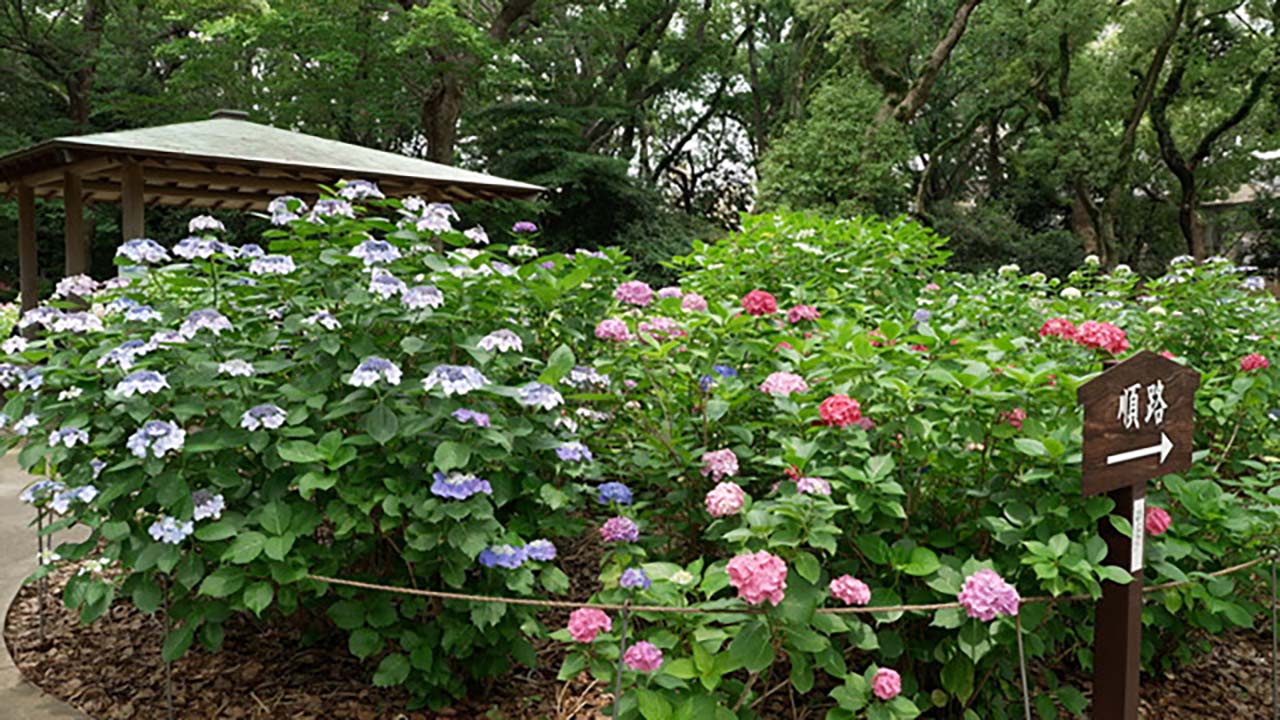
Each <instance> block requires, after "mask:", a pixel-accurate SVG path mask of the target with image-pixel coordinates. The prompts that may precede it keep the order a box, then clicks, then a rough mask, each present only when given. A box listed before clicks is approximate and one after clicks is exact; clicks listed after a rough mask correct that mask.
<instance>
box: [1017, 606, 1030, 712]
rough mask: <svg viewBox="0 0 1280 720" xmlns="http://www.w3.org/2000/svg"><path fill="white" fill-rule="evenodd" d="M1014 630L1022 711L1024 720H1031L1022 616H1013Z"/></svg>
mask: <svg viewBox="0 0 1280 720" xmlns="http://www.w3.org/2000/svg"><path fill="white" fill-rule="evenodd" d="M1013 624H1014V628H1015V629H1016V630H1017V634H1018V668H1019V669H1020V670H1021V671H1022V709H1023V711H1024V713H1025V715H1026V720H1031V690H1030V688H1029V687H1028V686H1027V653H1026V651H1025V650H1023V649H1022V615H1021V614H1020V613H1018V614H1014V616H1013Z"/></svg>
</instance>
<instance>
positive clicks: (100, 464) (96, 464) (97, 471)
mask: <svg viewBox="0 0 1280 720" xmlns="http://www.w3.org/2000/svg"><path fill="white" fill-rule="evenodd" d="M89 467H90V468H91V469H92V470H93V479H94V480H97V479H98V476H99V475H101V474H102V471H103V470H105V469H107V463H106V462H104V461H102V460H99V459H98V458H94V459H92V460H90V461H89Z"/></svg>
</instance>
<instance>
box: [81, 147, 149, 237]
mask: <svg viewBox="0 0 1280 720" xmlns="http://www.w3.org/2000/svg"><path fill="white" fill-rule="evenodd" d="M142 185H143V180H142V166H141V165H139V164H138V163H137V162H135V161H133V160H129V161H126V162H125V164H124V173H123V174H122V175H121V178H120V218H121V219H120V229H121V231H122V234H123V235H124V240H125V241H129V240H134V239H136V238H140V237H146V233H147V225H146V220H145V215H144V212H145V210H144V208H143V201H142ZM90 189H97V188H90Z"/></svg>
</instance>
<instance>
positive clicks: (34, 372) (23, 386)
mask: <svg viewBox="0 0 1280 720" xmlns="http://www.w3.org/2000/svg"><path fill="white" fill-rule="evenodd" d="M43 385H44V373H43V372H42V371H41V370H40V368H27V369H26V370H25V371H23V373H22V376H21V377H19V378H18V390H39V389H40V388H41V386H43Z"/></svg>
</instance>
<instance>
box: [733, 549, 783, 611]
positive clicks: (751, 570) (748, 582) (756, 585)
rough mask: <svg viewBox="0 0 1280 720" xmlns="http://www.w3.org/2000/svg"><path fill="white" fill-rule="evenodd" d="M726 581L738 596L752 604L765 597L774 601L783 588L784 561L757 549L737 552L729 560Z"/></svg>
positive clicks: (780, 594) (780, 600)
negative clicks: (735, 590)
mask: <svg viewBox="0 0 1280 720" xmlns="http://www.w3.org/2000/svg"><path fill="white" fill-rule="evenodd" d="M727 570H728V572H729V582H730V583H732V584H733V586H734V587H735V588H737V590H738V597H740V598H742V599H743V600H746V601H747V602H748V603H751V604H752V605H759V604H760V603H762V602H764V601H765V600H768V601H769V602H770V603H772V604H774V605H777V604H778V603H780V602H782V597H783V591H784V590H786V589H787V564H786V563H785V562H783V561H782V558H780V557H778V556H777V555H771V554H770V553H769V552H768V551H765V550H761V551H760V552H756V553H747V554H745V555H739V556H737V557H735V558H734V559H732V560H730V561H729V567H728V568H727Z"/></svg>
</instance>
